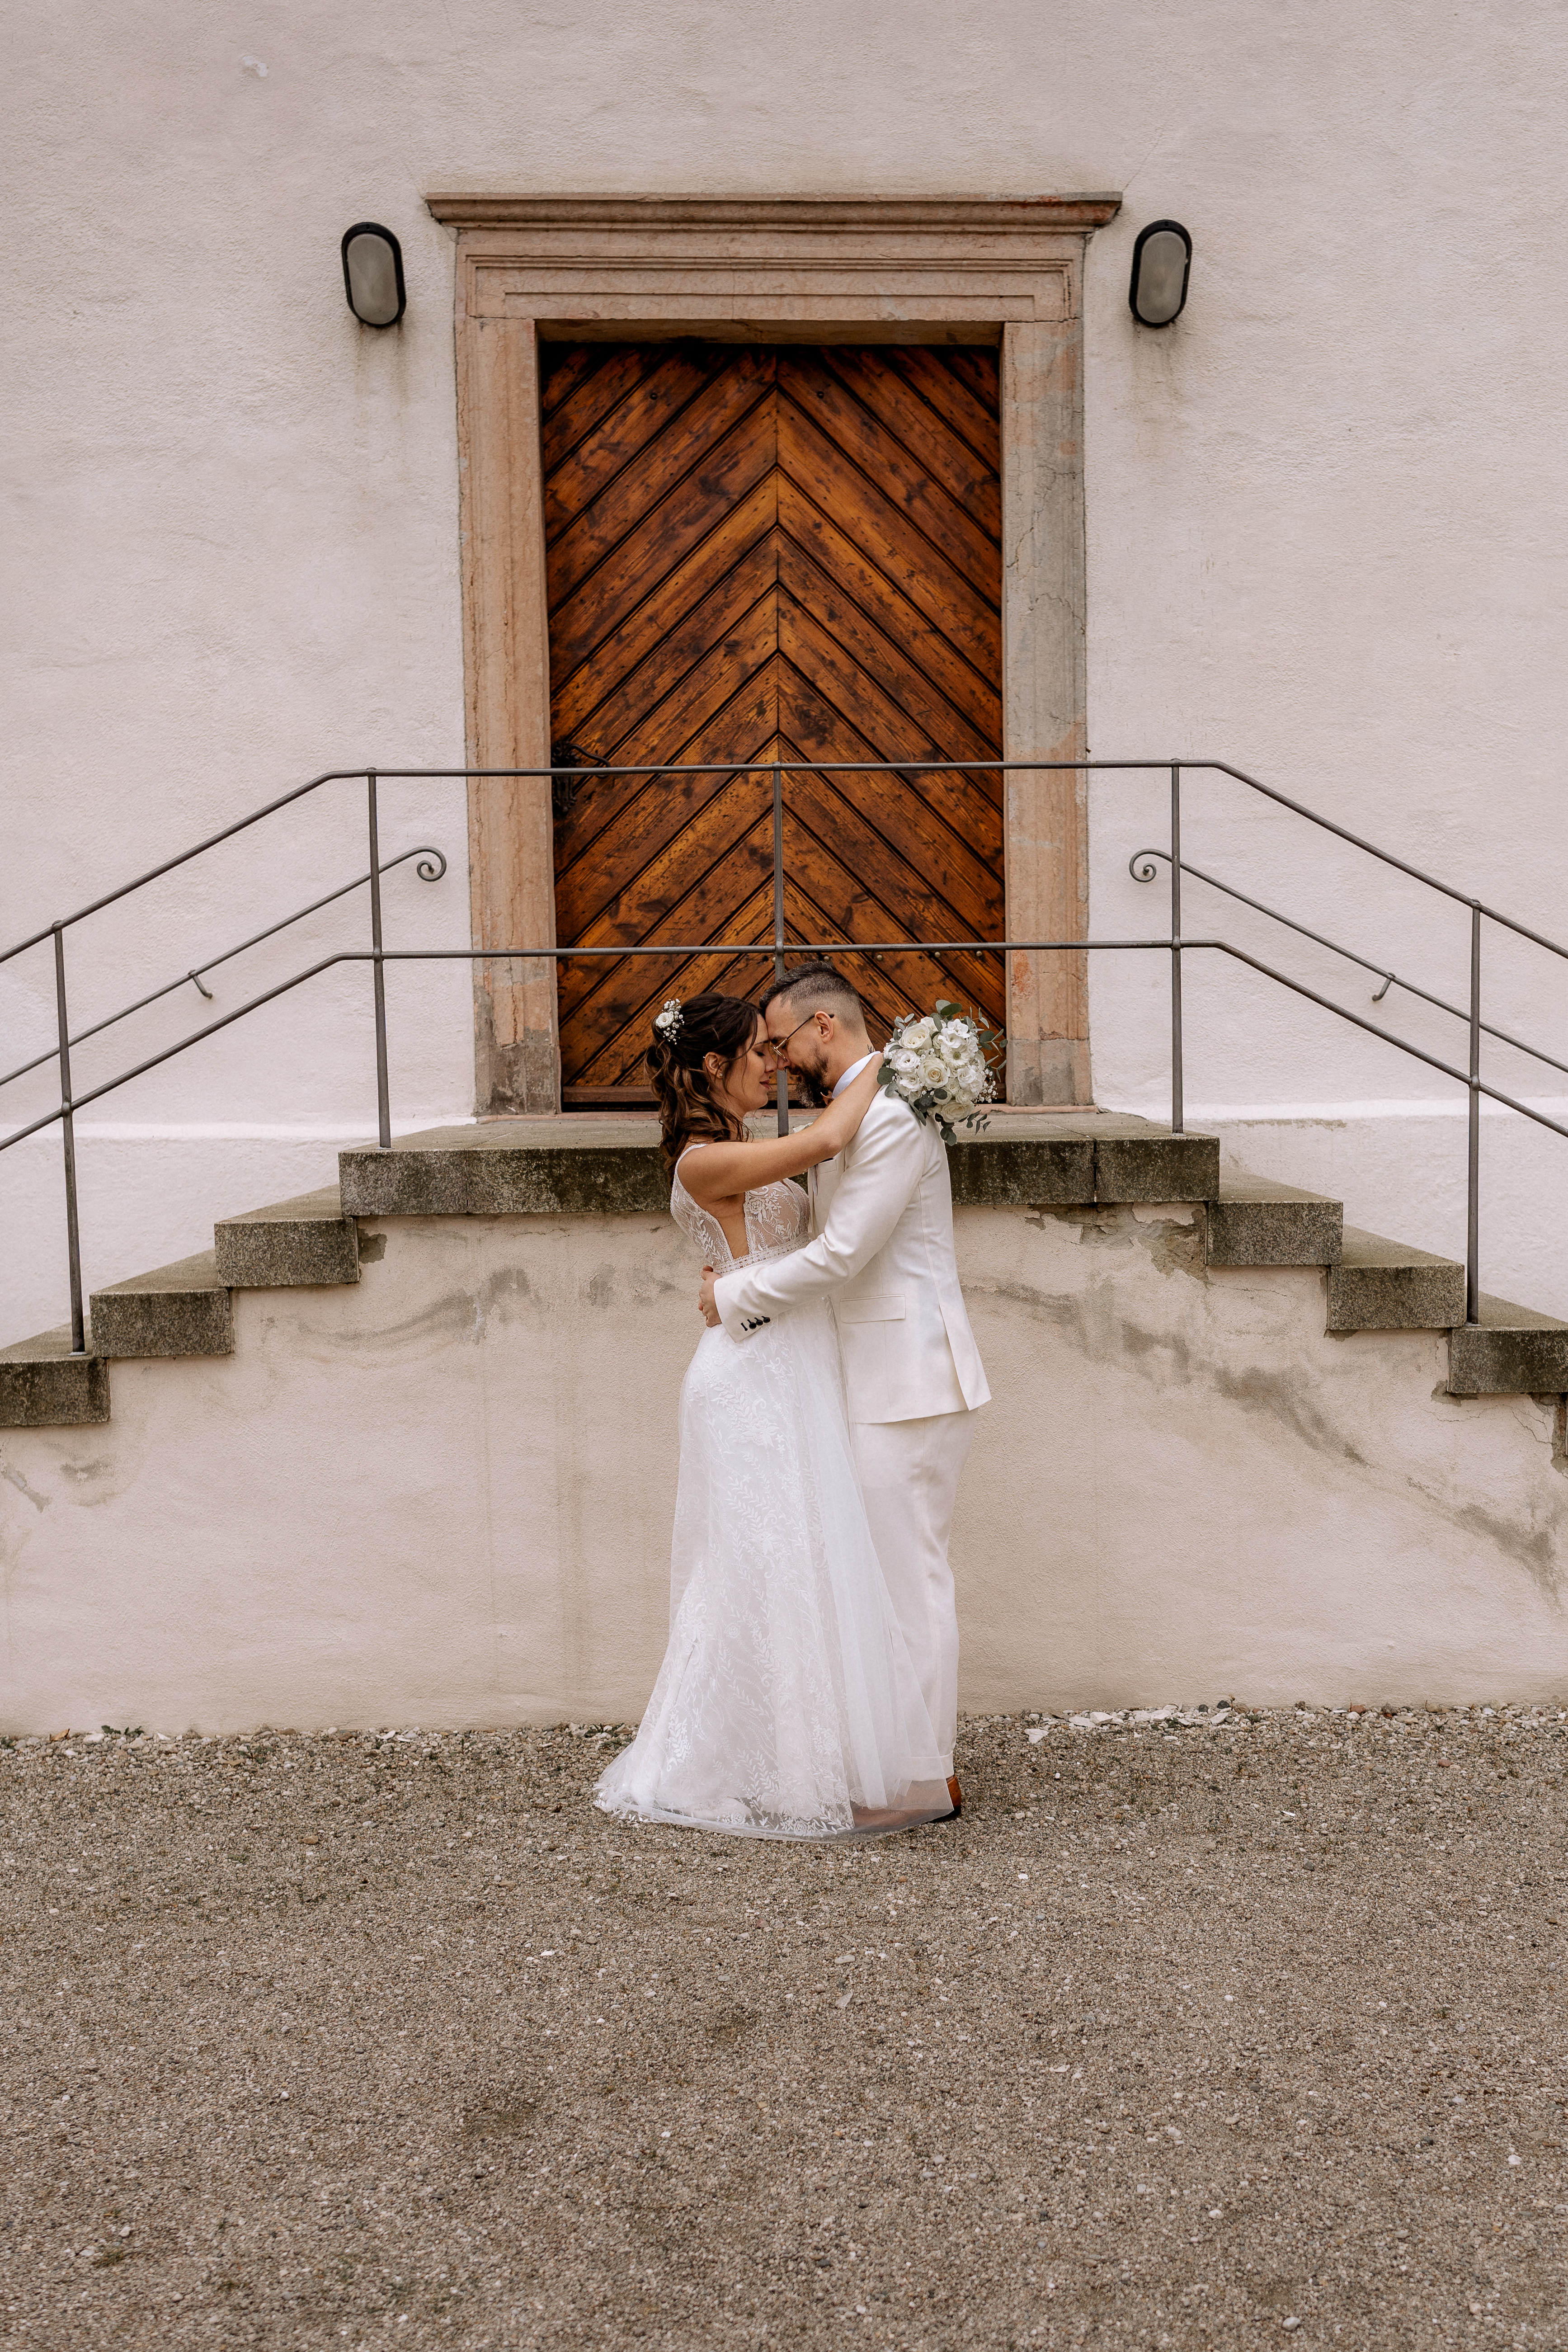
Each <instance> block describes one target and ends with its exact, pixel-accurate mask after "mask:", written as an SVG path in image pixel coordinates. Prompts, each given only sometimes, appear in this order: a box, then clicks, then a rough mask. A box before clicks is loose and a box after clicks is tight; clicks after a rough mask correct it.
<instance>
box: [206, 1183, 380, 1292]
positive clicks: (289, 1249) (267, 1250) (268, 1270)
mask: <svg viewBox="0 0 1568 2352" xmlns="http://www.w3.org/2000/svg"><path fill="white" fill-rule="evenodd" d="M213 1241H214V1244H215V1250H214V1255H215V1257H216V1264H217V1277H218V1280H219V1281H220V1282H222V1283H226V1284H228V1285H229V1286H230V1287H231V1288H233V1289H236V1290H282V1289H296V1288H301V1287H308V1286H313V1285H316V1284H321V1283H329V1282H334V1283H335V1282H357V1281H358V1280H359V1230H358V1227H357V1226H356V1225H355V1223H354V1221H353V1218H352V1217H348V1216H345V1215H344V1214H343V1204H342V1196H341V1194H340V1192H339V1191H338V1188H337V1186H336V1185H335V1184H331V1185H328V1186H327V1187H326V1189H325V1190H324V1191H322V1192H301V1193H300V1196H299V1198H298V1199H297V1200H293V1201H279V1202H276V1203H274V1205H273V1206H271V1207H270V1208H266V1209H251V1210H249V1211H248V1212H247V1213H246V1214H245V1215H244V1216H242V1217H225V1218H224V1219H223V1220H222V1221H221V1223H218V1224H216V1225H215V1226H214V1227H213Z"/></svg>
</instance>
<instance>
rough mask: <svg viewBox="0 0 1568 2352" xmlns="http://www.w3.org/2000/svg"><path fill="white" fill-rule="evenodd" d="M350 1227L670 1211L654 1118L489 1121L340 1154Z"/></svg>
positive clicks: (433, 1130)
mask: <svg viewBox="0 0 1568 2352" xmlns="http://www.w3.org/2000/svg"><path fill="white" fill-rule="evenodd" d="M338 1176H339V1189H340V1192H341V1194H342V1207H343V1212H344V1214H345V1215H347V1216H351V1217H559V1216H627V1215H634V1214H636V1213H638V1212H639V1211H644V1210H650V1209H651V1210H660V1209H668V1206H669V1180H668V1177H667V1176H666V1175H665V1173H664V1170H663V1168H662V1166H661V1164H660V1161H659V1156H658V1123H657V1121H656V1120H653V1119H650V1118H626V1119H620V1118H614V1119H612V1118H592V1117H583V1116H574V1115H572V1114H570V1113H569V1114H567V1115H566V1116H565V1117H563V1118H498V1119H487V1120H485V1121H484V1123H483V1124H482V1125H481V1126H479V1127H474V1128H466V1127H454V1128H433V1129H430V1130H429V1131H428V1132H427V1133H426V1134H423V1135H409V1136H405V1137H403V1138H402V1139H400V1140H399V1141H398V1142H396V1143H395V1144H394V1145H393V1147H392V1150H390V1151H373V1150H353V1151H342V1152H340V1153H339V1154H338Z"/></svg>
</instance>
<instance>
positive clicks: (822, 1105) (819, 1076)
mask: <svg viewBox="0 0 1568 2352" xmlns="http://www.w3.org/2000/svg"><path fill="white" fill-rule="evenodd" d="M790 1076H791V1078H792V1079H793V1080H794V1082H795V1085H796V1086H798V1087H799V1089H800V1091H801V1093H802V1094H803V1095H804V1096H805V1099H806V1102H807V1105H808V1106H809V1108H811V1109H813V1110H826V1108H827V1106H828V1104H829V1103H830V1102H831V1101H832V1100H833V1088H832V1087H830V1086H829V1085H828V1083H827V1076H826V1070H825V1068H824V1066H823V1065H822V1064H821V1063H820V1062H819V1063H818V1064H817V1066H816V1068H815V1069H807V1067H806V1066H805V1063H804V1062H792V1063H791V1064H790Z"/></svg>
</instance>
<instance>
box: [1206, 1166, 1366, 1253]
mask: <svg viewBox="0 0 1568 2352" xmlns="http://www.w3.org/2000/svg"><path fill="white" fill-rule="evenodd" d="M1207 1223H1208V1237H1207V1244H1206V1255H1207V1258H1208V1263H1209V1265H1338V1264H1339V1263H1340V1259H1341V1256H1342V1252H1343V1246H1344V1224H1345V1213H1344V1204H1343V1202H1340V1201H1330V1200H1326V1199H1325V1198H1324V1196H1323V1195H1322V1193H1321V1192H1298V1191H1297V1189H1296V1187H1295V1186H1294V1185H1291V1184H1277V1183H1275V1182H1274V1181H1273V1179H1272V1178H1271V1177H1268V1176H1246V1175H1241V1174H1237V1175H1234V1176H1231V1175H1222V1176H1221V1178H1220V1180H1219V1198H1218V1200H1217V1201H1211V1202H1209V1205H1208V1219H1207Z"/></svg>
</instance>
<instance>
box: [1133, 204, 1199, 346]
mask: <svg viewBox="0 0 1568 2352" xmlns="http://www.w3.org/2000/svg"><path fill="white" fill-rule="evenodd" d="M1192 266H1193V240H1192V238H1191V237H1190V236H1188V235H1187V232H1186V230H1185V229H1184V227H1183V226H1182V224H1181V222H1180V221H1151V222H1150V224H1149V226H1148V227H1147V228H1142V229H1140V230H1139V232H1138V242H1137V244H1136V245H1135V246H1134V247H1133V248H1132V283H1131V286H1130V287H1129V288H1128V289H1127V299H1128V301H1129V303H1130V304H1131V309H1132V316H1133V317H1134V318H1135V319H1136V320H1137V321H1138V324H1139V325H1140V326H1141V327H1168V326H1170V325H1171V323H1172V321H1173V320H1176V319H1179V318H1180V317H1181V315H1182V312H1183V310H1184V308H1185V306H1186V299H1187V276H1188V273H1189V271H1190V270H1191V268H1192Z"/></svg>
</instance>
